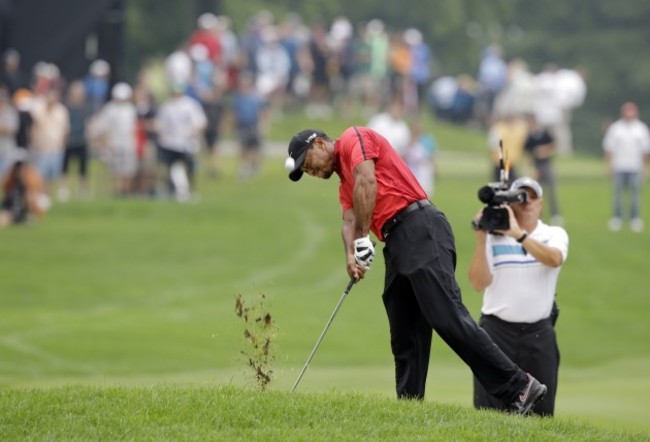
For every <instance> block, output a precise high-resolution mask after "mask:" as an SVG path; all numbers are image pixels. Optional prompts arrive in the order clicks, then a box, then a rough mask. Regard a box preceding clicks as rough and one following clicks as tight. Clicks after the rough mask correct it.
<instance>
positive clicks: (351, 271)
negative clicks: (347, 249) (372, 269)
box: [347, 253, 366, 281]
mask: <svg viewBox="0 0 650 442" xmlns="http://www.w3.org/2000/svg"><path fill="white" fill-rule="evenodd" d="M347 271H348V275H349V276H350V278H354V279H355V280H356V281H361V280H362V279H363V277H364V276H365V275H366V269H365V268H363V267H361V266H359V264H357V261H356V260H355V259H354V255H353V254H351V253H350V254H349V255H348V262H347Z"/></svg>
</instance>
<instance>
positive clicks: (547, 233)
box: [481, 221, 569, 323]
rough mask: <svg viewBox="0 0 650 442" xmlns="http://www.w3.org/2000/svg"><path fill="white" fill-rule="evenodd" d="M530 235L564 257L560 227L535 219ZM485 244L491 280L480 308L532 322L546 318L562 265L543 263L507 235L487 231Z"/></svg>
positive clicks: (564, 235)
mask: <svg viewBox="0 0 650 442" xmlns="http://www.w3.org/2000/svg"><path fill="white" fill-rule="evenodd" d="M530 237H531V238H534V239H535V240H537V241H539V242H541V243H543V244H545V245H547V246H549V247H554V248H557V249H559V250H560V252H561V253H562V262H564V261H566V258H567V255H568V252H569V236H568V235H567V233H566V231H565V230H564V229H563V228H562V227H555V226H549V225H547V224H544V223H543V222H542V221H538V223H537V227H536V228H535V230H534V231H533V232H532V233H530ZM485 247H486V256H487V261H488V266H489V268H490V272H491V273H492V283H491V284H490V285H489V286H488V287H487V288H486V289H485V293H484V294H483V307H482V308H481V312H482V313H483V314H486V315H494V316H497V317H498V318H500V319H503V320H504V321H508V322H527V323H532V322H537V321H539V320H542V319H545V318H548V317H549V316H550V314H551V308H552V307H553V300H554V299H555V290H556V287H557V279H558V276H559V274H560V269H561V266H560V267H550V266H547V265H544V264H542V263H541V262H539V261H537V259H535V257H533V256H532V255H531V254H529V253H528V252H526V251H525V248H524V246H523V245H521V244H519V243H518V242H517V241H516V240H515V239H514V238H511V237H509V236H498V235H488V237H487V241H486V244H485Z"/></svg>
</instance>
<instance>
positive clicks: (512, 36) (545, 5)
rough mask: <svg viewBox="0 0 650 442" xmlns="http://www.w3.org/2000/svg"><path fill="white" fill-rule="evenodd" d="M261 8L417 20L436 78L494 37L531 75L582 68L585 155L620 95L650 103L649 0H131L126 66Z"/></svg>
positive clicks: (399, 25) (311, 16)
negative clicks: (200, 26)
mask: <svg viewBox="0 0 650 442" xmlns="http://www.w3.org/2000/svg"><path fill="white" fill-rule="evenodd" d="M261 9H267V10H269V11H271V12H272V13H273V14H274V15H275V17H276V18H277V19H279V20H281V19H282V18H283V17H284V16H285V15H286V14H287V13H288V12H295V13H298V14H299V15H300V16H302V18H303V19H304V21H305V22H306V23H308V24H309V23H316V22H318V21H320V22H322V23H325V24H329V23H330V22H331V21H332V20H333V19H334V18H335V17H336V16H337V15H345V16H347V17H348V18H349V19H350V20H351V21H352V23H362V22H367V21H368V20H371V19H373V18H379V19H381V20H383V21H384V22H385V23H386V24H387V26H388V27H389V28H390V29H404V28H406V27H417V28H419V29H420V30H421V31H422V32H423V34H424V35H425V38H426V41H427V43H428V44H429V45H430V46H431V48H432V49H433V51H434V55H435V66H434V69H435V72H436V73H437V74H438V75H439V74H441V73H443V72H444V73H448V74H452V75H455V74H460V73H468V74H470V75H475V74H476V71H477V67H478V62H479V55H480V52H481V50H482V49H483V48H484V47H486V46H487V45H489V44H491V43H499V44H501V45H502V46H503V48H504V49H505V56H506V58H507V59H511V58H514V57H520V58H523V59H524V60H525V61H527V62H528V64H529V66H530V68H531V70H533V71H535V72H538V71H539V70H541V68H542V67H543V66H544V65H545V64H547V63H551V62H552V63H555V64H557V65H559V66H560V67H567V68H576V67H581V68H583V69H584V70H585V72H586V74H587V84H588V94H587V99H586V101H585V104H584V106H583V107H582V108H580V109H578V110H577V111H576V112H575V114H574V123H573V125H574V134H575V140H576V145H577V148H578V150H579V151H582V152H593V153H595V152H600V140H601V138H602V126H603V124H604V123H605V122H606V121H608V120H611V119H615V118H616V117H617V115H618V109H619V106H620V104H621V103H623V102H624V101H626V100H634V101H636V102H637V103H638V104H639V105H640V107H641V110H642V117H643V109H648V108H650V57H646V56H644V52H645V49H644V48H645V47H646V46H647V44H648V43H650V27H648V26H647V23H648V22H649V21H650V2H648V3H646V2H639V1H637V0H619V1H616V2H612V1H611V0H574V1H571V2H567V1H565V0H546V1H544V2H529V1H523V0H491V1H489V2H486V1H484V0H436V1H425V0H401V1H395V2H380V1H377V0H356V1H354V2H350V1H347V0H264V1H262V0H246V1H241V0H193V1H183V2H180V1H177V0H129V2H128V5H127V36H126V42H127V43H126V46H127V47H126V53H127V60H128V62H127V66H128V71H129V73H130V74H131V75H133V74H135V72H136V71H137V70H138V69H139V67H141V66H142V65H143V64H144V63H146V62H148V61H150V60H151V59H152V58H156V57H161V56H164V55H166V54H168V53H169V52H170V51H171V50H173V49H174V48H175V47H176V46H178V45H179V44H180V43H182V42H183V41H184V39H186V38H187V36H188V35H189V34H190V32H191V30H192V29H193V27H194V26H195V23H196V21H195V20H196V18H197V17H198V16H199V15H200V14H201V13H202V12H208V11H209V12H214V13H216V14H225V15H228V16H229V17H231V19H232V20H233V24H234V28H235V31H236V32H238V33H239V32H241V31H242V30H243V29H244V28H245V26H246V20H247V19H248V18H249V17H251V16H252V15H253V14H254V13H255V12H257V11H259V10H261Z"/></svg>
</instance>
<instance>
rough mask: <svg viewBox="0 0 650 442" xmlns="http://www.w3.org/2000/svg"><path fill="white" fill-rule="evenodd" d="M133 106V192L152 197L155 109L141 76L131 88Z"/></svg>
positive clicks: (150, 94)
mask: <svg viewBox="0 0 650 442" xmlns="http://www.w3.org/2000/svg"><path fill="white" fill-rule="evenodd" d="M133 104H134V105H135V110H136V113H137V123H136V157H137V160H138V168H137V169H138V170H137V172H136V176H135V182H134V184H133V185H134V191H135V192H136V193H139V194H145V195H153V193H154V192H155V169H156V159H155V155H156V148H155V147H156V142H157V140H156V131H155V120H156V111H157V107H156V100H155V98H154V96H153V93H152V92H151V90H150V89H149V85H148V84H147V79H146V78H145V76H144V75H142V74H140V76H139V79H138V82H137V83H136V84H135V87H134V88H133Z"/></svg>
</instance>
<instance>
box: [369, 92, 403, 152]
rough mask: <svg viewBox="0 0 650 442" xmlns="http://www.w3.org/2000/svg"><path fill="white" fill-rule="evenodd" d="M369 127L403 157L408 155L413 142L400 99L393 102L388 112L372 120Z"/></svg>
mask: <svg viewBox="0 0 650 442" xmlns="http://www.w3.org/2000/svg"><path fill="white" fill-rule="evenodd" d="M368 127H369V128H370V129H373V130H375V131H377V132H379V134H381V135H382V136H383V137H384V138H386V139H387V140H388V142H389V143H390V144H391V146H393V149H395V150H396V151H397V153H398V154H399V155H400V156H401V157H404V155H406V149H407V147H408V145H409V143H410V142H411V129H410V127H409V124H408V123H407V122H406V120H405V119H404V106H403V105H402V102H401V101H400V100H399V99H397V98H396V99H395V100H393V102H392V103H391V104H390V106H389V108H388V111H386V112H381V113H379V114H377V115H375V116H373V117H372V118H370V121H368Z"/></svg>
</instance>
